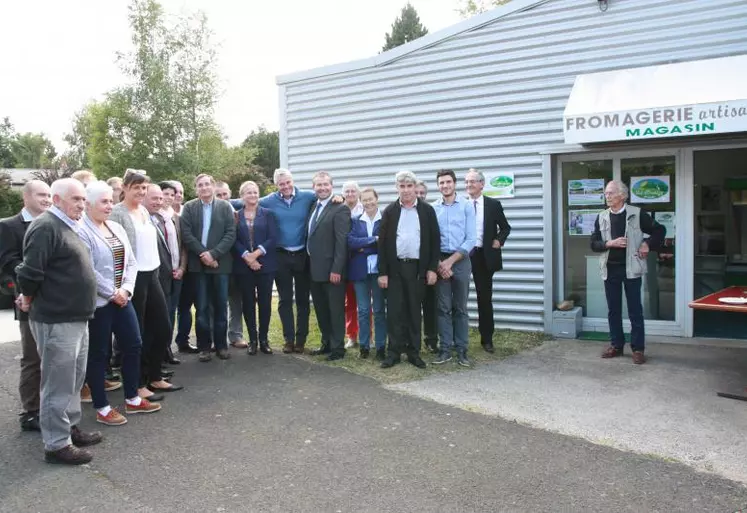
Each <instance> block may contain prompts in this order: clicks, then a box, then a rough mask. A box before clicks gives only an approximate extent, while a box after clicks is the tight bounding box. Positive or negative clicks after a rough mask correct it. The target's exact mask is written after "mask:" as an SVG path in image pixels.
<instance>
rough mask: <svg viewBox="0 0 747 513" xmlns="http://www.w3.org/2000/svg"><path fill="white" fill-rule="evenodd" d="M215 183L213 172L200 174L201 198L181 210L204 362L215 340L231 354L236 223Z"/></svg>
mask: <svg viewBox="0 0 747 513" xmlns="http://www.w3.org/2000/svg"><path fill="white" fill-rule="evenodd" d="M214 187H215V180H214V179H213V177H212V176H210V175H205V174H202V175H198V176H197V178H195V192H196V193H197V198H195V199H193V200H191V201H188V202H187V203H186V204H185V205H184V208H183V211H182V214H181V224H182V239H183V240H184V245H185V246H186V248H187V251H188V253H189V257H188V258H189V261H188V264H187V271H188V273H189V274H191V275H192V276H193V279H194V280H195V283H196V285H197V287H196V295H195V298H196V301H195V303H196V306H197V348H198V349H199V350H200V361H201V362H209V361H210V360H211V359H212V356H211V354H210V347H211V346H212V345H213V344H214V345H215V350H216V353H217V355H218V358H220V359H221V360H227V359H228V358H230V354H229V353H228V344H227V343H226V335H227V331H228V322H227V319H226V304H227V303H228V279H229V277H230V275H231V270H232V268H233V257H232V255H231V249H232V248H233V243H234V242H235V241H236V224H235V222H234V213H233V208H232V207H231V204H230V203H228V202H227V201H225V200H221V199H216V198H215V195H214ZM211 327H212V329H211Z"/></svg>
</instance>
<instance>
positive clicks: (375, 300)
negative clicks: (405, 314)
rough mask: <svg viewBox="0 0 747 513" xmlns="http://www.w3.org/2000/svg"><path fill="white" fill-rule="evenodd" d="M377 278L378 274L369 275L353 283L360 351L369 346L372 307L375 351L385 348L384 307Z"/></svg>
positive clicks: (382, 295) (382, 292) (382, 294)
mask: <svg viewBox="0 0 747 513" xmlns="http://www.w3.org/2000/svg"><path fill="white" fill-rule="evenodd" d="M378 278H379V275H378V274H369V275H368V276H367V277H366V279H365V280H361V281H355V282H353V286H354V287H355V298H356V301H357V303H358V342H359V343H360V345H361V349H368V348H369V347H370V346H371V309H372V306H373V317H374V339H375V340H376V349H377V350H379V349H385V348H386V306H385V303H384V291H383V290H381V289H380V288H379V283H378Z"/></svg>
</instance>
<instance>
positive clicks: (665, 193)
mask: <svg viewBox="0 0 747 513" xmlns="http://www.w3.org/2000/svg"><path fill="white" fill-rule="evenodd" d="M671 191H672V189H671V186H670V184H669V175H661V176H633V177H631V178H630V202H631V203H669V202H670V201H671V200H670V198H671Z"/></svg>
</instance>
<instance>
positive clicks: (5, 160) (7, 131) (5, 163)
mask: <svg viewBox="0 0 747 513" xmlns="http://www.w3.org/2000/svg"><path fill="white" fill-rule="evenodd" d="M15 133H16V131H15V129H14V128H13V125H12V124H11V123H10V119H9V118H7V117H5V118H3V121H2V123H0V168H4V169H8V168H14V167H16V157H15V155H14V154H13V139H14V138H15Z"/></svg>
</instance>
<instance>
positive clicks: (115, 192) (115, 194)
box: [106, 176, 122, 205]
mask: <svg viewBox="0 0 747 513" xmlns="http://www.w3.org/2000/svg"><path fill="white" fill-rule="evenodd" d="M106 184H107V185H108V186H109V187H111V188H112V198H114V204H115V205H116V204H117V203H119V202H120V201H122V179H121V178H120V177H118V176H112V177H111V178H109V179H108V180H107V181H106Z"/></svg>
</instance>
